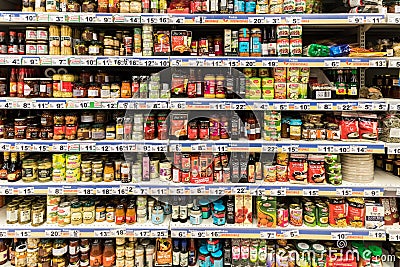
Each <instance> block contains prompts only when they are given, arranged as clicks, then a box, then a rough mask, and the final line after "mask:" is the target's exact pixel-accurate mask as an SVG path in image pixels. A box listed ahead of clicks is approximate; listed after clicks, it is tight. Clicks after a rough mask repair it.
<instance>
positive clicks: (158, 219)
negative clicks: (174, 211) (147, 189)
mask: <svg viewBox="0 0 400 267" xmlns="http://www.w3.org/2000/svg"><path fill="white" fill-rule="evenodd" d="M151 222H152V223H154V224H161V223H163V222H164V213H159V214H154V213H153V214H152V215H151Z"/></svg>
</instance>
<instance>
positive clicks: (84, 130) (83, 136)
mask: <svg viewBox="0 0 400 267" xmlns="http://www.w3.org/2000/svg"><path fill="white" fill-rule="evenodd" d="M77 139H78V140H90V139H92V129H91V127H90V124H87V123H84V124H80V125H79V127H78V131H77Z"/></svg>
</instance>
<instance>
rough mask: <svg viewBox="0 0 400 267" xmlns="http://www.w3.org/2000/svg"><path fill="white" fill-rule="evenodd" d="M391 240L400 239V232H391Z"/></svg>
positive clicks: (396, 240)
mask: <svg viewBox="0 0 400 267" xmlns="http://www.w3.org/2000/svg"><path fill="white" fill-rule="evenodd" d="M389 241H395V242H398V241H400V233H389Z"/></svg>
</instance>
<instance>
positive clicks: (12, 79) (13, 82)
mask: <svg viewBox="0 0 400 267" xmlns="http://www.w3.org/2000/svg"><path fill="white" fill-rule="evenodd" d="M17 71H18V69H16V68H12V69H11V75H10V86H9V88H10V97H16V96H17V81H18V79H17Z"/></svg>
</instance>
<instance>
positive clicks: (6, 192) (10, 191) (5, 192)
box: [0, 187, 14, 196]
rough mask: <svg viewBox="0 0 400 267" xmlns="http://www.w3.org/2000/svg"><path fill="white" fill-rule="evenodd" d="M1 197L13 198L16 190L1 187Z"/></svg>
mask: <svg viewBox="0 0 400 267" xmlns="http://www.w3.org/2000/svg"><path fill="white" fill-rule="evenodd" d="M0 195H3V196H4V195H5V196H12V195H14V189H12V188H11V187H0Z"/></svg>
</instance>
